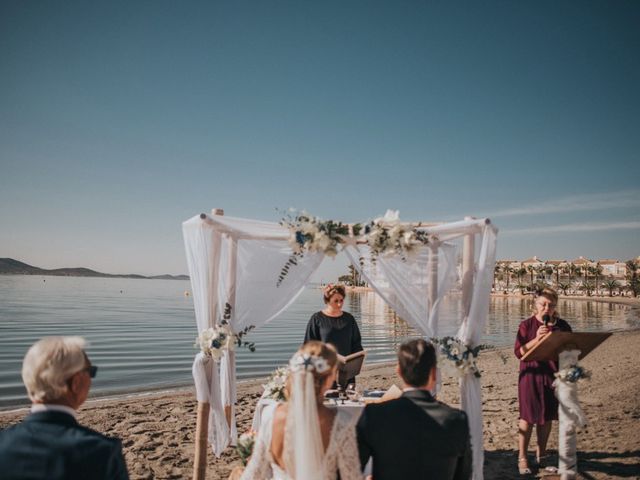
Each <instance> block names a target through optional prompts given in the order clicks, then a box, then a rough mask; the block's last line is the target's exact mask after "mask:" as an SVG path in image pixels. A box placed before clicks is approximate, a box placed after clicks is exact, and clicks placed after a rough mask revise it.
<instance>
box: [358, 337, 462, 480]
mask: <svg viewBox="0 0 640 480" xmlns="http://www.w3.org/2000/svg"><path fill="white" fill-rule="evenodd" d="M397 372H398V374H399V375H400V377H401V378H402V380H403V382H404V384H405V388H404V393H403V394H402V396H401V397H400V398H397V399H395V400H390V401H388V402H384V403H379V404H372V405H367V406H366V407H365V409H364V411H363V413H362V416H361V417H360V419H359V420H358V425H357V427H356V431H357V434H358V449H359V450H360V461H361V463H362V465H363V466H364V465H365V464H366V463H367V461H368V460H369V458H370V457H373V478H374V479H375V480H396V479H398V480H400V479H405V478H415V479H418V478H429V479H437V480H454V479H455V480H463V479H468V478H471V447H470V442H469V426H468V423H467V416H466V414H465V413H464V412H462V411H460V410H456V409H455V408H451V407H449V406H447V405H445V404H444V403H441V402H438V401H436V400H435V399H434V398H433V397H432V396H431V394H430V393H429V390H432V389H433V387H434V386H435V382H436V354H435V349H434V347H433V345H431V344H430V343H428V342H426V341H425V340H423V339H418V340H410V341H408V342H406V343H403V344H402V345H401V346H400V350H399V351H398V367H397Z"/></svg>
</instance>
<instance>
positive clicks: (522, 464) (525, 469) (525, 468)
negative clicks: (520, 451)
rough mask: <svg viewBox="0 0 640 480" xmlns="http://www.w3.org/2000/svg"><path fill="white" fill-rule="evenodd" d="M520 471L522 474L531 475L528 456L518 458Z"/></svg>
mask: <svg viewBox="0 0 640 480" xmlns="http://www.w3.org/2000/svg"><path fill="white" fill-rule="evenodd" d="M518 473H519V474H520V475H531V474H532V472H531V469H530V468H529V461H528V460H527V458H526V457H520V458H519V459H518Z"/></svg>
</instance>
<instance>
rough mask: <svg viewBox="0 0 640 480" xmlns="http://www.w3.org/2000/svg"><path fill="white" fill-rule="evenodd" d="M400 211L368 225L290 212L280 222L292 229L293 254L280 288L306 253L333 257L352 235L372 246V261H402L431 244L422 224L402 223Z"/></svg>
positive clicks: (281, 279) (390, 212) (290, 237)
mask: <svg viewBox="0 0 640 480" xmlns="http://www.w3.org/2000/svg"><path fill="white" fill-rule="evenodd" d="M399 217H400V215H399V212H398V210H387V212H386V213H385V215H384V217H379V218H376V219H375V220H373V221H371V222H369V223H366V224H364V225H363V224H361V223H356V224H353V225H349V224H345V223H342V222H336V221H334V220H326V221H325V220H320V219H319V218H317V217H314V216H312V215H309V214H308V213H307V212H304V211H302V212H300V213H295V210H290V211H289V212H288V213H287V214H286V215H285V216H284V217H283V218H282V220H281V221H280V225H282V226H284V227H286V228H287V229H289V245H290V246H291V249H292V250H293V254H292V255H291V256H290V257H289V259H288V260H287V262H286V263H285V265H284V266H283V267H282V270H281V271H280V274H279V276H278V281H277V284H276V285H277V286H280V284H281V283H282V281H283V280H284V279H285V277H286V276H287V274H288V273H289V269H290V268H292V267H294V266H296V265H297V264H298V260H299V259H300V258H302V257H303V256H304V253H305V252H321V253H323V254H325V255H328V256H330V257H335V256H336V255H337V254H338V251H339V248H341V246H342V248H344V245H345V244H346V237H347V236H351V235H352V236H353V237H352V238H353V241H354V242H359V243H364V244H366V245H367V246H369V248H370V251H371V260H372V261H373V262H375V261H376V259H377V258H378V257H380V256H387V255H399V256H400V257H401V258H402V259H403V260H406V259H407V257H408V256H410V255H411V254H412V253H414V252H415V250H416V248H417V247H419V246H422V245H427V244H428V243H429V234H428V233H427V232H424V231H422V230H420V228H419V227H420V226H421V225H420V224H418V225H409V224H402V223H401V222H400V219H399Z"/></svg>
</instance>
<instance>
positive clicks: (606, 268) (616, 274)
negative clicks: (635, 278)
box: [598, 258, 627, 279]
mask: <svg viewBox="0 0 640 480" xmlns="http://www.w3.org/2000/svg"><path fill="white" fill-rule="evenodd" d="M598 264H600V266H601V267H602V274H603V275H604V276H605V277H613V278H616V279H617V278H624V276H625V274H626V272H627V264H626V263H625V262H621V261H620V260H617V259H616V260H613V259H610V258H605V259H602V260H598Z"/></svg>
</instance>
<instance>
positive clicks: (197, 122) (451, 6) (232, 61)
mask: <svg viewBox="0 0 640 480" xmlns="http://www.w3.org/2000/svg"><path fill="white" fill-rule="evenodd" d="M638 25H640V3H639V2H636V1H629V2H624V1H611V2H602V1H594V2H592V1H583V0H580V1H563V2H557V1H535V2H533V1H531V2H524V1H517V2H516V1H486V2H477V1H468V2H450V1H442V2H430V1H406V2H397V1H391V0H388V1H372V0H366V1H365V0H362V1H355V0H350V1H322V2H312V1H299V0H295V1H293V0H292V1H270V0H267V1H265V0H261V1H253V2H248V1H228V2H223V1H216V2H212V1H202V2H200V1H198V2H195V1H182V2H176V1H163V0H153V1H141V0H140V1H133V2H132V1H109V2H86V1H65V2H53V1H29V2H24V1H19V0H13V1H7V0H3V1H2V2H0V257H10V258H15V259H17V260H20V261H23V262H26V263H29V264H32V265H36V266H40V267H43V268H58V267H74V266H84V267H88V268H93V269H96V270H99V271H103V272H110V273H140V274H145V275H155V274H163V273H171V274H181V273H186V272H187V268H186V260H185V254H184V246H183V240H182V232H181V222H183V221H184V220H186V219H188V218H190V217H192V216H194V215H197V214H199V213H200V212H209V211H210V210H211V209H212V208H223V209H224V210H225V214H226V215H230V216H234V217H244V218H252V219H258V220H266V221H274V222H277V221H279V220H280V218H281V217H282V214H281V213H280V212H281V211H283V210H286V209H288V208H291V207H292V208H296V209H300V210H302V209H305V210H306V211H308V212H309V213H311V214H313V215H316V216H319V217H321V218H324V219H334V220H341V221H344V222H362V221H367V220H371V219H373V218H375V217H378V216H380V215H382V214H384V212H385V211H386V210H387V209H394V210H399V211H400V218H401V219H402V220H407V221H418V220H423V221H429V222H441V221H452V220H458V219H461V218H463V217H464V216H469V215H471V216H476V217H489V218H491V220H492V222H493V223H494V224H495V225H496V226H497V227H498V228H499V229H500V232H499V236H498V257H499V258H503V259H524V258H528V257H531V256H533V255H537V256H538V257H540V258H542V259H569V260H570V259H574V258H576V257H578V256H580V255H583V256H585V257H588V258H592V259H599V258H618V259H621V260H627V259H630V258H633V257H636V256H638V255H640V182H639V180H640V158H638V157H639V153H638V152H640V120H639V118H640V88H639V87H638V85H640V28H638ZM338 263H339V262H338ZM323 268H324V267H323ZM326 268H329V270H331V269H333V270H335V271H337V268H338V267H336V266H333V267H331V266H330V267H326ZM340 268H342V267H340ZM329 270H327V271H329ZM333 270H331V271H333ZM323 275H324V276H325V277H326V276H327V273H326V271H325V273H323Z"/></svg>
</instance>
